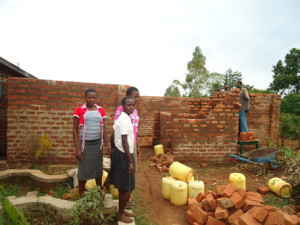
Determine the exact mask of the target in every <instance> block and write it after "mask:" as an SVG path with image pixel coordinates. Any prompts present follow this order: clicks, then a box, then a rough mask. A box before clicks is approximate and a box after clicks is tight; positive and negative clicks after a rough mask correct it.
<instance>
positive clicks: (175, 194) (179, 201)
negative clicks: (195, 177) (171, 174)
mask: <svg viewBox="0 0 300 225" xmlns="http://www.w3.org/2000/svg"><path fill="white" fill-rule="evenodd" d="M170 202H171V203H172V205H175V206H184V205H186V204H187V183H186V182H184V181H181V180H176V181H173V182H172V184H171V193H170Z"/></svg>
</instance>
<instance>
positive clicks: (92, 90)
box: [84, 88, 97, 97]
mask: <svg viewBox="0 0 300 225" xmlns="http://www.w3.org/2000/svg"><path fill="white" fill-rule="evenodd" d="M89 92H94V93H96V94H97V91H96V90H95V89H94V88H88V89H86V90H85V94H84V97H85V96H86V95H87V94H88V93H89Z"/></svg>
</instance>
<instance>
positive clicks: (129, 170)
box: [127, 163, 134, 174]
mask: <svg viewBox="0 0 300 225" xmlns="http://www.w3.org/2000/svg"><path fill="white" fill-rule="evenodd" d="M133 170H134V167H133V164H132V163H129V167H128V171H127V172H128V173H129V174H130V173H133Z"/></svg>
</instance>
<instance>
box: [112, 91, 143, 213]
mask: <svg viewBox="0 0 300 225" xmlns="http://www.w3.org/2000/svg"><path fill="white" fill-rule="evenodd" d="M126 96H128V97H131V98H133V100H134V103H135V109H134V110H133V113H132V114H130V119H131V123H132V125H133V132H134V168H135V171H137V158H138V156H139V155H140V151H139V144H138V135H137V133H138V125H139V120H140V118H139V115H138V111H137V110H136V106H137V104H138V103H139V100H140V92H139V90H138V89H137V88H136V87H129V88H128V89H127V90H126ZM122 112H123V107H122V105H120V106H119V107H118V108H117V109H116V111H115V116H114V122H116V121H117V119H118V118H119V117H120V115H121V113H122ZM128 203H129V204H127V205H126V208H127V209H130V208H131V206H134V205H135V203H134V202H133V201H132V196H130V200H129V202H128Z"/></svg>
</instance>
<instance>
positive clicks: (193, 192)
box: [188, 180, 204, 198]
mask: <svg viewBox="0 0 300 225" xmlns="http://www.w3.org/2000/svg"><path fill="white" fill-rule="evenodd" d="M199 193H202V194H204V183H203V181H197V180H195V181H194V180H190V181H189V183H188V198H197V196H198V194H199Z"/></svg>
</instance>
